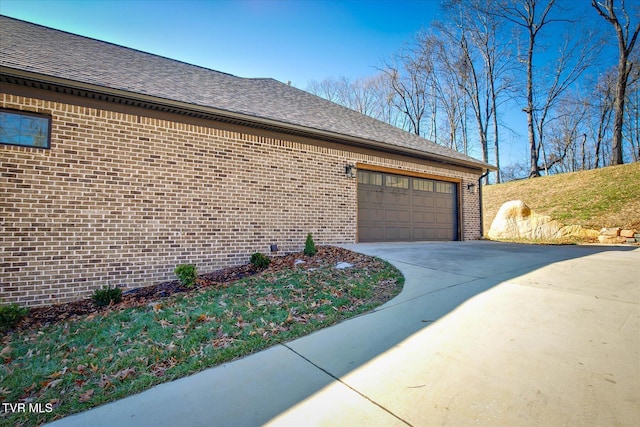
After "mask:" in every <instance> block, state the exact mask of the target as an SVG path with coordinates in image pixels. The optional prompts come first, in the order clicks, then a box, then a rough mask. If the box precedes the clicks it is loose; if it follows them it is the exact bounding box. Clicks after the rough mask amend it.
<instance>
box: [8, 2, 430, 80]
mask: <svg viewBox="0 0 640 427" xmlns="http://www.w3.org/2000/svg"><path fill="white" fill-rule="evenodd" d="M438 8H439V1H438V0H414V1H383V0H370V1H363V0H361V1H317V0H280V1H274V0H249V1H239V0H238V1H226V0H208V1H204V0H201V1H192V0H183V1H170V0H155V1H150V0H148V1H144V0H119V1H118V0H102V1H82V0H71V1H69V0H62V1H61V0H56V1H52V0H49V1H39V0H1V1H0V13H1V14H3V15H7V16H11V17H14V18H19V19H24V20H26V21H30V22H35V23H37V24H42V25H45V26H48V27H53V28H57V29H61V30H65V31H69V32H72V33H76V34H81V35H84V36H88V37H93V38H96V39H100V40H105V41H109V42H112V43H116V44H119V45H124V46H128V47H132V48H136V49H139V50H143V51H146V52H151V53H155V54H159V55H163V56H167V57H170V58H173V59H178V60H181V61H185V62H189V63H192V64H196V65H201V66H204V67H208V68H212V69H215V70H218V71H223V72H227V73H231V74H235V75H237V76H241V77H272V78H275V79H277V80H280V81H282V82H287V81H291V83H292V84H293V85H294V86H296V87H299V88H301V89H304V88H306V87H307V84H308V82H309V81H310V80H322V79H325V78H327V77H342V76H344V77H349V78H354V79H355V78H358V77H364V76H369V75H372V74H375V72H376V70H375V66H378V65H380V64H381V62H382V59H383V58H385V57H389V56H390V55H392V54H393V53H394V52H396V51H398V50H399V49H400V48H401V47H402V45H403V43H406V42H408V41H409V40H411V38H412V37H413V36H414V35H415V34H416V33H417V32H418V31H419V30H420V29H421V28H422V27H426V26H428V25H429V23H430V22H431V21H432V19H433V18H434V16H436V14H437V12H438Z"/></svg>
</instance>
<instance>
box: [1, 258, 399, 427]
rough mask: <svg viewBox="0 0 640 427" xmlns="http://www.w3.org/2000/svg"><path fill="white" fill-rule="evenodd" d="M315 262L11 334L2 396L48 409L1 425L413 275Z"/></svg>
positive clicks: (376, 295) (341, 308)
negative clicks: (312, 264) (340, 267)
mask: <svg viewBox="0 0 640 427" xmlns="http://www.w3.org/2000/svg"><path fill="white" fill-rule="evenodd" d="M363 257H364V256H363ZM367 258H368V257H367ZM306 265H307V264H300V265H297V266H294V267H292V268H286V269H282V270H280V271H276V272H269V271H268V270H267V271H265V272H264V273H262V274H258V275H255V276H252V277H249V278H246V279H242V280H239V281H236V282H232V283H229V284H226V285H224V286H221V287H206V288H202V289H199V290H197V291H194V292H190V293H186V294H176V295H173V296H171V297H169V298H165V299H160V300H157V301H153V302H150V303H148V304H146V305H144V306H142V307H133V308H126V307H122V308H121V307H113V308H111V309H109V310H106V311H103V312H98V313H92V314H90V315H87V316H82V317H80V318H77V319H74V320H69V321H63V322H56V323H54V324H52V325H49V326H46V327H42V328H35V329H27V330H18V331H13V332H10V333H8V334H7V335H5V336H4V337H3V340H2V344H1V345H0V363H1V364H0V402H5V403H6V402H8V403H18V402H25V403H27V404H28V403H37V404H40V405H41V408H42V409H43V411H42V412H43V413H29V412H24V413H2V414H0V424H2V425H38V424H41V423H44V422H47V421H51V420H53V419H56V418H60V417H63V416H66V415H69V414H72V413H75V412H80V411H83V410H86V409H88V408H91V407H93V406H96V405H99V404H102V403H105V402H109V401H113V400H116V399H119V398H123V397H125V396H128V395H131V394H133V393H137V392H140V391H142V390H144V389H147V388H149V387H151V386H153V385H155V384H158V383H162V382H167V381H171V380H173V379H176V378H179V377H183V376H185V375H189V374H193V373H195V372H199V371H201V370H203V369H205V368H208V367H211V366H215V365H218V364H221V363H224V362H228V361H230V360H233V359H236V358H240V357H243V356H246V355H248V354H251V353H253V352H256V351H259V350H262V349H264V348H267V347H269V346H272V345H274V344H277V343H281V342H286V341H290V340H293V339H295V338H297V337H300V336H303V335H306V334H308V333H310V332H312V331H314V330H317V329H320V328H324V327H327V326H329V325H333V324H335V323H337V322H340V321H342V320H344V319H347V318H349V317H353V316H356V315H358V314H361V313H364V312H367V311H369V310H371V309H373V308H374V307H376V306H378V305H380V304H381V303H383V302H385V301H387V300H388V299H390V298H391V297H393V296H395V295H397V294H398V293H399V292H400V290H401V288H402V284H403V282H404V279H403V277H402V275H401V274H400V272H399V271H398V270H396V269H395V268H394V267H392V266H391V265H390V264H388V263H386V262H384V261H382V260H379V259H372V258H369V261H367V262H366V263H364V264H363V265H359V264H358V263H356V264H354V265H353V267H351V268H345V269H337V268H335V265H334V264H333V263H331V264H323V263H320V264H317V265H316V266H315V267H313V268H311V267H307V266H306ZM49 409H51V411H50V412H47V410H49Z"/></svg>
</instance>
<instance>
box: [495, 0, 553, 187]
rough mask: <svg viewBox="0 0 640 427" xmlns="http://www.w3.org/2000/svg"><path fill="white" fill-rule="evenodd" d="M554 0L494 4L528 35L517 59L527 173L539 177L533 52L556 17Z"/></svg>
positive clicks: (507, 18)
mask: <svg viewBox="0 0 640 427" xmlns="http://www.w3.org/2000/svg"><path fill="white" fill-rule="evenodd" d="M554 3H555V0H547V2H546V4H543V3H542V2H541V1H539V0H520V1H517V2H515V1H500V2H498V3H496V8H495V11H496V12H495V13H496V14H497V15H498V16H500V17H502V18H505V19H506V20H508V21H510V22H511V23H513V24H515V25H517V26H519V27H521V28H522V29H523V30H524V31H525V32H526V34H527V52H526V54H525V56H524V58H523V59H520V60H521V62H523V63H524V65H525V67H526V74H527V84H526V106H525V107H524V108H523V111H524V112H525V113H526V114H527V130H528V134H529V168H530V169H529V176H530V177H536V176H540V168H539V166H538V154H539V150H540V149H539V147H538V146H537V143H536V129H535V124H534V116H533V113H534V107H535V106H534V84H533V78H534V74H533V65H534V64H533V55H534V53H535V51H536V41H537V38H538V36H539V34H540V32H541V31H542V29H543V28H544V27H546V26H547V25H548V24H549V23H551V22H554V21H555V20H554V19H552V18H551V10H552V8H553V6H554Z"/></svg>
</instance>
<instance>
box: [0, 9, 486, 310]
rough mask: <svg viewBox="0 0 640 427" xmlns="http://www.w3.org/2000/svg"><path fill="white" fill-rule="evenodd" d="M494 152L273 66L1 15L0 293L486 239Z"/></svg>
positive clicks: (48, 291) (47, 296)
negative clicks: (251, 70)
mask: <svg viewBox="0 0 640 427" xmlns="http://www.w3.org/2000/svg"><path fill="white" fill-rule="evenodd" d="M491 169H494V168H493V167H492V166H491V165H488V164H486V163H483V162H480V161H478V160H475V159H473V158H470V157H467V156H464V155H462V154H460V153H457V152H454V151H451V150H448V149H446V148H445V147H442V146H439V145H436V144H434V143H432V142H430V141H427V140H425V139H423V138H420V137H418V136H416V135H413V134H410V133H408V132H405V131H402V130H400V129H397V128H395V127H393V126H390V125H388V124H385V123H382V122H380V121H377V120H374V119H372V118H370V117H367V116H364V115H362V114H359V113H357V112H354V111H352V110H349V109H346V108H344V107H341V106H339V105H337V104H334V103H331V102H329V101H326V100H324V99H321V98H319V97H316V96H314V95H311V94H309V93H306V92H304V91H301V90H299V89H296V88H293V87H291V86H288V85H286V84H282V83H280V82H277V81H275V80H273V79H248V78H239V77H235V76H232V75H229V74H225V73H221V72H217V71H213V70H209V69H205V68H202V67H198V66H194V65H190V64H186V63H182V62H179V61H174V60H171V59H167V58H163V57H160V56H156V55H151V54H148V53H145V52H140V51H136V50H133V49H129V48H124V47H121V46H117V45H113V44H110V43H106V42H102V41H98V40H94V39H89V38H85V37H81V36H77V35H73V34H69V33H66V32H62V31H58V30H54V29H50V28H46V27H42V26H39V25H34V24H31V23H27V22H24V21H20V20H16V19H12V18H8V17H2V16H0V214H1V216H0V241H1V242H2V245H1V247H0V253H1V254H2V258H1V260H0V280H1V284H0V295H1V298H2V300H3V302H19V303H21V304H24V305H42V304H51V303H55V302H63V301H68V300H73V299H76V298H79V297H83V296H87V295H89V294H90V293H91V292H92V291H93V290H94V289H95V288H98V287H100V286H104V285H110V286H115V285H121V286H125V287H128V288H132V287H139V286H144V285H149V284H153V283H156V282H159V281H163V280H170V279H172V278H173V277H174V276H173V269H174V268H175V266H176V265H178V264H181V263H193V264H196V265H197V267H198V270H199V271H200V272H208V271H213V270H216V269H219V268H222V267H225V266H229V265H234V264H241V263H245V262H247V261H248V258H249V256H250V254H252V253H254V252H263V253H267V254H268V253H270V248H271V245H277V247H278V248H279V250H280V252H281V253H282V252H290V251H297V250H300V249H301V248H302V247H303V245H304V240H305V237H306V234H307V233H308V232H311V233H313V235H314V239H315V241H316V242H317V243H318V244H339V243H352V242H358V241H361V242H362V241H382V240H399V241H406V240H469V239H477V238H479V237H480V235H481V215H480V206H479V196H480V195H479V177H480V176H481V175H482V174H483V173H485V172H486V171H488V170H491Z"/></svg>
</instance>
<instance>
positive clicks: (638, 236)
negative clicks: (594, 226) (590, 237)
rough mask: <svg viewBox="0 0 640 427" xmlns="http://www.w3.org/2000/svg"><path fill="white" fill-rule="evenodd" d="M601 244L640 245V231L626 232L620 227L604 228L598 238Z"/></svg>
mask: <svg viewBox="0 0 640 427" xmlns="http://www.w3.org/2000/svg"><path fill="white" fill-rule="evenodd" d="M598 241H599V242H600V243H630V244H633V243H640V232H638V230H624V229H621V228H620V227H612V228H603V229H601V230H600V235H599V236H598Z"/></svg>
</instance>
